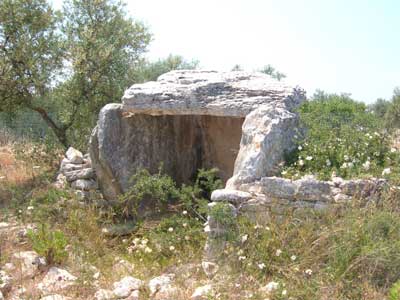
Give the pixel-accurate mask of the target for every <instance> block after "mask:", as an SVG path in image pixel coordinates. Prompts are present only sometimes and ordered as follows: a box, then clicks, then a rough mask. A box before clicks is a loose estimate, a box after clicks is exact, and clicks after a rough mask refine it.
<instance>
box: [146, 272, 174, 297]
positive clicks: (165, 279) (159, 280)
mask: <svg viewBox="0 0 400 300" xmlns="http://www.w3.org/2000/svg"><path fill="white" fill-rule="evenodd" d="M174 277H175V275H174V274H163V275H161V276H158V277H154V278H153V279H151V280H150V281H149V289H150V295H151V296H154V295H155V294H157V293H165V292H166V291H169V290H171V289H172V281H173V279H174Z"/></svg>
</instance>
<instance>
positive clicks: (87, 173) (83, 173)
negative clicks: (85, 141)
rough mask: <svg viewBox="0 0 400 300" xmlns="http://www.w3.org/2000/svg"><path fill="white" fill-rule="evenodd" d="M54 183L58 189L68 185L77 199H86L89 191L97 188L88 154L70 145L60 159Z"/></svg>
mask: <svg viewBox="0 0 400 300" xmlns="http://www.w3.org/2000/svg"><path fill="white" fill-rule="evenodd" d="M54 185H55V186H56V187H57V188H60V189H64V188H66V187H68V186H70V187H71V188H72V189H73V190H75V194H76V195H77V198H78V199H79V200H87V199H88V198H89V197H90V192H91V191H95V190H97V189H98V186H97V181H96V174H95V171H94V169H93V168H92V163H91V160H90V157H89V155H87V154H85V155H83V154H82V152H80V151H79V150H76V149H74V148H72V147H70V148H69V149H68V150H67V152H66V153H65V157H64V158H63V160H62V161H61V165H60V171H59V174H58V175H57V178H56V182H55V184H54Z"/></svg>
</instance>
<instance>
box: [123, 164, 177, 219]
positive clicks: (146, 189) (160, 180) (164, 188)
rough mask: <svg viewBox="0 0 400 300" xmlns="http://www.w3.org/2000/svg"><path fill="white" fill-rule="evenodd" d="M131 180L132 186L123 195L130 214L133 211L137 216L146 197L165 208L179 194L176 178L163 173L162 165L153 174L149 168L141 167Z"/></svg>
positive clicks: (157, 205)
mask: <svg viewBox="0 0 400 300" xmlns="http://www.w3.org/2000/svg"><path fill="white" fill-rule="evenodd" d="M131 182H132V183H133V185H132V187H131V188H129V190H128V191H127V192H126V193H125V194H124V195H123V196H122V197H121V201H122V202H123V203H125V204H126V205H127V206H126V208H127V209H129V210H130V211H128V212H126V214H128V215H129V214H130V213H133V215H135V216H137V213H138V209H139V205H140V203H141V202H142V201H143V200H144V199H149V200H151V201H153V202H154V204H155V205H156V207H157V208H158V209H160V210H164V209H165V207H166V205H167V204H168V201H170V200H173V199H176V198H178V195H179V189H178V188H177V187H176V184H175V182H174V180H173V179H172V178H171V177H170V176H168V175H166V174H162V168H161V167H160V168H159V171H158V173H156V174H153V175H152V174H150V172H149V171H148V170H146V169H141V170H139V171H137V172H136V173H135V174H134V175H133V176H132V177H131Z"/></svg>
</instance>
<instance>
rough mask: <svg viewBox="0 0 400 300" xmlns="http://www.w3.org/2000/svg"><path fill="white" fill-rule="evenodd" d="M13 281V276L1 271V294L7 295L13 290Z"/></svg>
mask: <svg viewBox="0 0 400 300" xmlns="http://www.w3.org/2000/svg"><path fill="white" fill-rule="evenodd" d="M11 281H12V278H11V276H10V275H8V274H7V273H6V272H4V271H1V270H0V293H2V294H7V293H8V292H9V291H10V290H11Z"/></svg>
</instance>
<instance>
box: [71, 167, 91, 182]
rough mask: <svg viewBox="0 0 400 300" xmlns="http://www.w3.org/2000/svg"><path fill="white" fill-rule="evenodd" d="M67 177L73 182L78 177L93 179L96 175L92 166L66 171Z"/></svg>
mask: <svg viewBox="0 0 400 300" xmlns="http://www.w3.org/2000/svg"><path fill="white" fill-rule="evenodd" d="M64 174H65V178H66V179H67V181H68V182H72V181H75V180H78V179H93V178H94V177H95V175H94V171H93V169H92V168H85V169H81V170H74V171H69V172H65V173H64Z"/></svg>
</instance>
